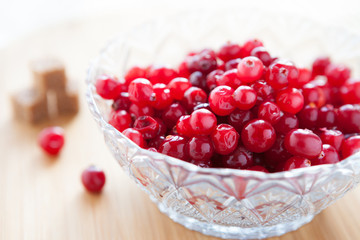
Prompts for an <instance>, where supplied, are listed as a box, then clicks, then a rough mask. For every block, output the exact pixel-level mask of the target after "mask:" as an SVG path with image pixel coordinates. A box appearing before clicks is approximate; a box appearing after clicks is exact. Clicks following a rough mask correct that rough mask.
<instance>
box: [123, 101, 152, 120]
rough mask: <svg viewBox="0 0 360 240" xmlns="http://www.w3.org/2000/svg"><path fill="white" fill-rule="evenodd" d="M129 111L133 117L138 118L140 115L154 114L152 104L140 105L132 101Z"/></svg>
mask: <svg viewBox="0 0 360 240" xmlns="http://www.w3.org/2000/svg"><path fill="white" fill-rule="evenodd" d="M129 113H130V114H131V116H132V117H134V118H138V117H140V116H145V115H147V116H154V109H153V108H152V107H150V106H143V107H142V106H139V105H138V104H136V103H132V104H131V105H130V107H129Z"/></svg>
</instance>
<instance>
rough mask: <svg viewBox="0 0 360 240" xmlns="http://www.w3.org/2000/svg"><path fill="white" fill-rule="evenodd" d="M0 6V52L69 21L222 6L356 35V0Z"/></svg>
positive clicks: (102, 0)
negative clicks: (300, 19) (305, 21)
mask: <svg viewBox="0 0 360 240" xmlns="http://www.w3.org/2000/svg"><path fill="white" fill-rule="evenodd" d="M0 3H1V7H0V49H1V48H3V47H5V46H6V45H7V44H9V43H10V42H11V41H13V40H15V39H18V38H21V37H22V36H25V35H26V34H28V33H30V32H33V31H36V30H39V29H41V28H42V27H45V26H48V25H52V24H56V23H58V22H63V21H69V20H71V19H79V18H80V19H81V18H85V17H89V16H98V15H106V14H109V15H110V14H120V15H123V16H126V17H128V19H129V21H131V19H133V17H134V16H136V17H141V16H138V15H137V13H138V12H140V13H141V12H148V13H149V12H150V13H152V12H153V13H154V14H147V16H146V18H145V19H142V21H144V22H145V21H148V20H149V19H151V18H156V17H158V16H162V15H166V14H169V13H173V12H176V11H186V10H188V9H199V11H206V9H207V8H219V7H221V6H224V5H226V6H229V5H236V6H237V7H241V6H243V5H247V6H251V7H261V8H264V9H266V10H268V11H272V12H274V13H281V12H287V13H290V14H297V15H301V16H306V17H309V18H312V19H314V20H316V21H320V22H325V23H327V24H331V25H342V26H344V27H345V28H349V29H350V30H351V31H355V32H358V33H360V0H342V1H330V0H327V1H324V0H301V1H286V0H285V1H284V0H271V1H269V0H253V1H251V0H246V1H241V0H222V1H219V0H180V1H171V0H0ZM269 21H271V19H269Z"/></svg>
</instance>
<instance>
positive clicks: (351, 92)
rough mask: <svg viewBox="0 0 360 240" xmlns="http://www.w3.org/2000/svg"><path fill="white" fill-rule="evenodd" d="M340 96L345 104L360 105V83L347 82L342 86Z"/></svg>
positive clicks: (354, 81) (355, 81)
mask: <svg viewBox="0 0 360 240" xmlns="http://www.w3.org/2000/svg"><path fill="white" fill-rule="evenodd" d="M340 94H341V99H342V101H343V103H344V104H358V103H360V81H359V80H352V81H348V82H346V83H345V84H344V85H343V86H341V88H340Z"/></svg>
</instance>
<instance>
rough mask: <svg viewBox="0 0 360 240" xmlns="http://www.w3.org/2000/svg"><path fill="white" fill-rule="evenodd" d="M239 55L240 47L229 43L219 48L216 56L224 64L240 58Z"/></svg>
mask: <svg viewBox="0 0 360 240" xmlns="http://www.w3.org/2000/svg"><path fill="white" fill-rule="evenodd" d="M240 54H241V47H240V45H239V44H237V43H233V42H230V41H229V42H227V43H225V44H224V45H222V46H221V47H220V50H219V52H218V53H217V56H218V58H220V59H221V60H223V61H224V62H227V61H229V60H231V59H235V58H240Z"/></svg>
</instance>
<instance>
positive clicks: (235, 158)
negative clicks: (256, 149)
mask: <svg viewBox="0 0 360 240" xmlns="http://www.w3.org/2000/svg"><path fill="white" fill-rule="evenodd" d="M221 163H222V166H223V167H225V168H235V169H247V168H249V167H251V166H253V165H254V160H253V153H252V152H250V151H249V150H247V149H246V148H245V147H243V146H238V147H237V148H236V150H235V151H234V152H233V153H231V154H230V155H226V156H222V158H221Z"/></svg>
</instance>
